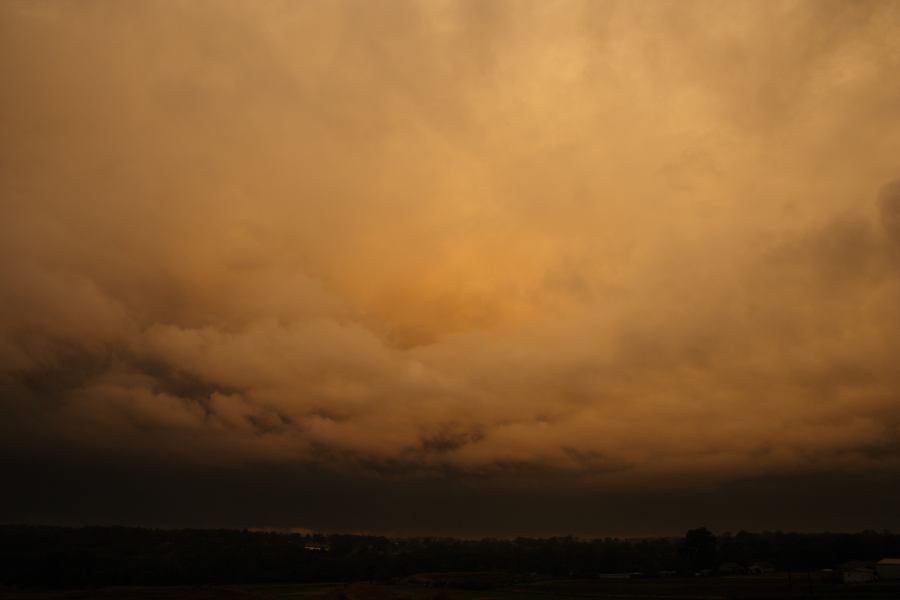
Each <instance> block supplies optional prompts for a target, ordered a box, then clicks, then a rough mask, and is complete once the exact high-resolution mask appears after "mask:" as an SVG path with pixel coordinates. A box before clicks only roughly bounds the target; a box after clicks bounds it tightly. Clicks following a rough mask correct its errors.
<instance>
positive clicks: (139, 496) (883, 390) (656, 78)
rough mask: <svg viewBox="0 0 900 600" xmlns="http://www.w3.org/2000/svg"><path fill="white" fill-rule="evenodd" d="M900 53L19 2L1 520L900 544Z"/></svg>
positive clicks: (792, 10) (728, 19) (2, 189)
mask: <svg viewBox="0 0 900 600" xmlns="http://www.w3.org/2000/svg"><path fill="white" fill-rule="evenodd" d="M898 30H900V2H897V1H893V0H880V1H868V2H867V1H859V2H844V1H829V0H821V1H809V2H806V1H799V2H798V1H781V2H757V1H743V0H734V1H729V2H713V1H695V0H685V1H672V2H666V1H662V0H640V1H633V0H629V1H621V2H617V1H602V0H597V1H584V2H582V1H579V0H558V1H554V0H546V1H540V2H538V1H529V0H520V1H514V2H513V1H510V2H506V1H503V0H490V1H487V2H484V1H475V0H471V1H450V0H423V1H407V0H379V1H377V2H372V1H363V0H358V1H346V0H327V1H325V0H305V1H300V2H297V1H287V0H286V1H278V0H271V1H269V0H267V1H264V2H251V1H225V2H188V1H165V2H163V1H159V2H156V1H153V0H147V1H144V2H139V3H122V2H117V1H112V0H109V1H103V0H82V1H66V0H54V1H44V0H27V1H20V0H7V1H5V2H3V3H0V87H2V90H3V92H2V94H0V132H2V135H0V209H2V219H0V306H2V310H0V472H2V473H3V475H2V476H0V478H2V480H3V482H4V483H3V487H4V489H5V490H7V491H6V492H4V493H3V494H2V495H0V521H3V522H29V523H66V524H84V523H118V524H132V525H148V526H165V527H184V526H195V527H207V526H216V527H218V526H227V527H258V528H275V529H296V530H316V531H354V532H370V533H380V534H391V535H460V536H482V535H502V536H508V535H557V534H577V535H632V536H637V535H663V534H671V533H680V532H683V531H684V529H685V528H687V527H695V526H700V525H706V526H709V527H711V528H715V529H717V530H732V531H736V530H739V529H755V530H760V529H785V530H825V529H829V530H833V531H834V530H841V531H843V530H857V529H863V528H876V529H880V528H895V529H896V528H900V77H897V73H900V36H897V31H898Z"/></svg>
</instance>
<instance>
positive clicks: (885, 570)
mask: <svg viewBox="0 0 900 600" xmlns="http://www.w3.org/2000/svg"><path fill="white" fill-rule="evenodd" d="M875 572H876V573H878V579H900V558H882V559H881V560H879V561H878V562H877V563H875Z"/></svg>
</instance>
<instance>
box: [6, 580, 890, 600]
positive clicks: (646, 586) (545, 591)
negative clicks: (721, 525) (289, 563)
mask: <svg viewBox="0 0 900 600" xmlns="http://www.w3.org/2000/svg"><path fill="white" fill-rule="evenodd" d="M0 598H4V599H9V600H89V599H90V600H93V599H97V600H212V599H215V598H225V599H233V600H251V599H254V600H279V599H297V600H304V599H308V600H317V599H318V600H551V599H552V600H576V599H585V598H596V599H604V600H629V599H642V600H674V599H683V600H688V599H691V600H764V599H777V598H783V599H794V598H796V599H800V598H818V599H822V600H829V599H835V600H838V599H843V600H897V599H898V598H900V582H897V581H891V582H887V581H885V582H874V583H865V584H840V583H831V582H826V581H820V580H817V579H816V578H811V579H807V578H806V576H800V577H798V576H796V575H795V576H794V578H793V580H792V581H791V582H790V583H789V580H788V577H787V576H786V575H784V574H776V575H772V576H766V577H708V578H683V579H682V578H664V579H662V578H661V579H638V580H633V579H592V580H548V581H541V582H534V583H529V584H523V585H516V586H510V587H505V588H499V589H493V590H462V589H449V588H440V589H437V588H429V587H421V586H409V585H371V584H349V585H347V584H334V585H327V584H324V585H323V584H315V585H313V584H310V585H265V586H237V585H235V586H189V587H188V586H185V587H115V588H99V589H90V590H69V591H34V590H15V589H11V588H0Z"/></svg>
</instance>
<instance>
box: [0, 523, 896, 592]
mask: <svg viewBox="0 0 900 600" xmlns="http://www.w3.org/2000/svg"><path fill="white" fill-rule="evenodd" d="M891 555H893V556H898V555H900V535H898V534H893V533H890V532H874V531H865V532H862V533H852V534H848V533H815V534H810V533H803V534H801V533H782V532H763V533H748V532H744V531H742V532H740V533H737V534H731V533H725V534H722V535H718V536H716V535H713V534H712V533H711V532H710V531H708V530H706V529H705V528H698V529H692V530H690V531H688V532H687V534H686V535H685V536H684V537H682V538H654V539H637V540H630V539H616V538H605V539H592V540H586V539H579V538H574V537H557V538H544V539H534V538H517V539H511V540H507V539H483V540H460V539H452V538H403V539H392V538H386V537H378V536H367V535H300V534H285V533H269V532H256V531H239V530H224V529H214V530H209V529H182V530H161V529H144V528H132V527H81V528H63V527H35V526H19V525H15V526H0V583H2V584H6V585H17V586H35V587H82V586H101V585H102V586H106V585H173V584H201V583H206V584H216V583H275V582H314V581H331V582H338V581H388V580H392V579H396V578H402V577H406V576H410V575H413V574H416V573H429V572H431V573H434V572H485V571H493V572H505V573H517V574H527V575H537V576H554V577H595V576H597V575H599V574H603V573H622V572H640V573H643V574H644V575H646V576H653V575H666V574H676V573H678V574H682V575H684V574H695V573H705V574H711V573H716V571H717V569H719V568H720V567H722V566H723V565H730V566H732V567H733V566H734V565H743V566H747V567H749V566H751V565H754V564H756V565H760V564H764V565H767V566H771V568H774V569H779V570H808V569H819V568H830V567H835V566H837V565H839V564H840V563H842V562H845V561H849V560H854V559H860V560H877V559H879V558H882V557H884V556H891Z"/></svg>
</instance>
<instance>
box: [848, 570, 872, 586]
mask: <svg viewBox="0 0 900 600" xmlns="http://www.w3.org/2000/svg"><path fill="white" fill-rule="evenodd" d="M841 581H843V582H844V583H865V582H867V581H875V571H874V569H866V568H865V567H859V568H855V569H845V570H843V571H841Z"/></svg>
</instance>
